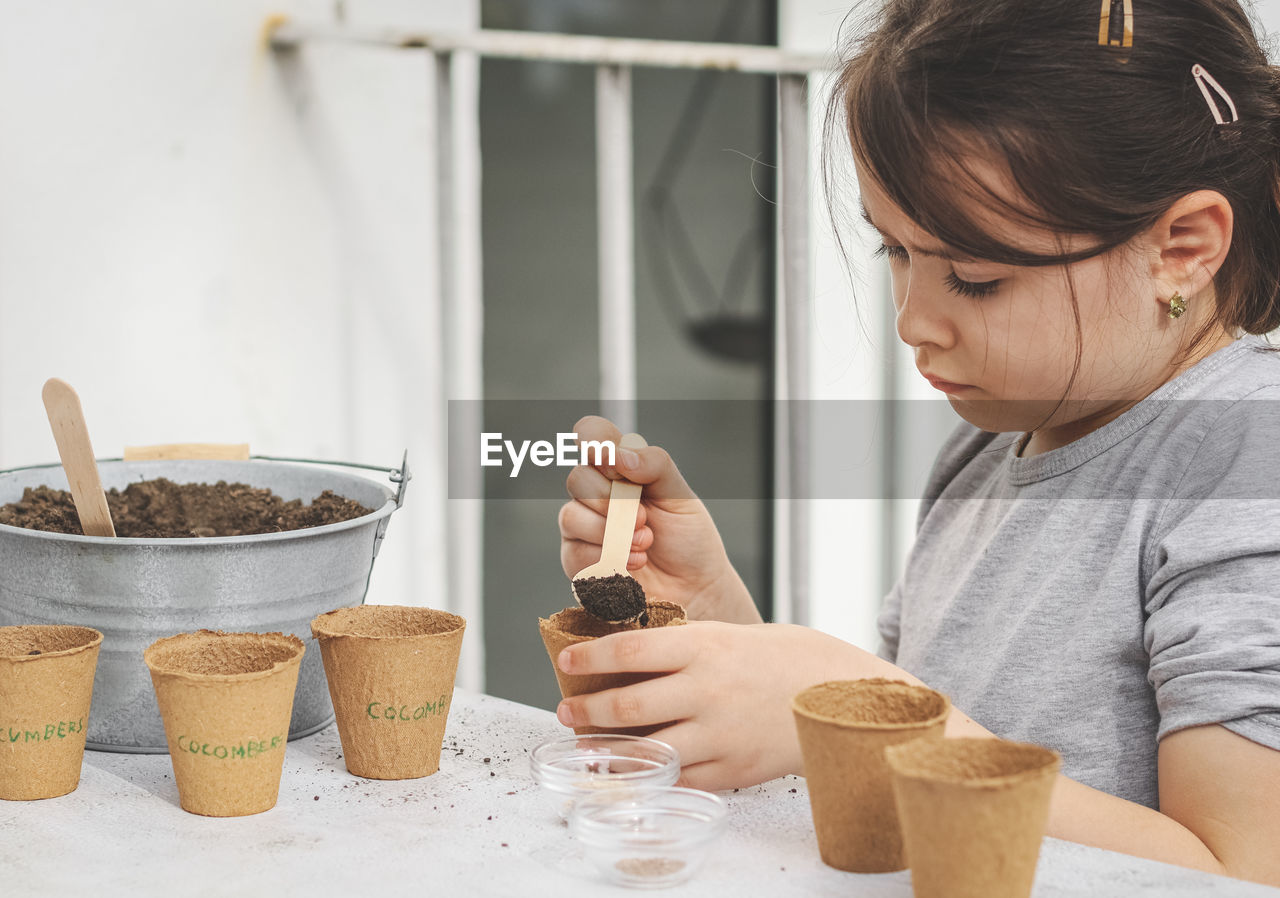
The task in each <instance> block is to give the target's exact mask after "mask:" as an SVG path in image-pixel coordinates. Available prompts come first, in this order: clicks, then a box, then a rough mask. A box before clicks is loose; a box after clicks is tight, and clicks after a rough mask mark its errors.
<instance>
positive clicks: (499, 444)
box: [480, 431, 614, 477]
mask: <svg viewBox="0 0 1280 898" xmlns="http://www.w3.org/2000/svg"><path fill="white" fill-rule="evenodd" d="M613 452H614V445H613V443H608V442H603V443H602V442H597V441H595V440H583V441H582V442H581V443H579V442H578V435H577V434H576V433H573V432H572V431H570V432H569V433H557V434H556V441H555V442H554V443H551V442H549V441H547V440H537V441H536V442H535V441H531V440H522V441H521V442H520V443H519V444H518V445H517V444H516V443H515V442H513V441H511V440H504V439H503V438H502V434H500V433H482V434H480V467H482V468H500V467H502V466H503V464H504V463H505V462H506V461H507V460H508V459H509V460H510V462H511V473H510V474H508V475H507V476H508V477H515V476H516V475H518V474H519V473H520V469H521V468H522V467H523V466H524V463H525V460H526V459H527V460H529V461H531V462H532V463H533V464H535V465H536V466H538V467H539V468H545V467H547V466H549V465H556V466H557V467H561V468H573V467H576V466H578V465H612V464H614V455H613ZM593 453H594V455H593Z"/></svg>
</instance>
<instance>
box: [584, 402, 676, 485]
mask: <svg viewBox="0 0 1280 898" xmlns="http://www.w3.org/2000/svg"><path fill="white" fill-rule="evenodd" d="M573 431H574V433H576V434H577V435H578V445H579V446H582V444H583V443H584V442H594V443H604V442H608V443H612V444H613V446H614V453H613V458H614V464H612V465H608V464H601V465H595V466H594V468H595V470H596V471H597V473H599V474H600V476H601V477H603V478H605V479H606V480H617V479H618V478H625V479H626V480H630V481H631V482H632V483H641V484H644V485H645V497H646V498H648V499H651V500H658V501H661V500H669V499H691V498H693V490H691V489H690V488H689V485H688V484H687V483H685V480H684V477H683V476H682V475H681V474H680V470H679V469H678V468H677V467H676V465H675V462H673V461H672V460H671V456H670V455H668V454H667V451H666V450H665V449H663V448H662V447H661V446H648V447H646V448H644V449H620V448H618V441H619V440H621V439H622V433H621V432H620V431H619V430H618V428H617V427H616V426H615V425H614V424H613V422H612V421H609V420H607V419H605V418H600V417H596V416H595V415H588V416H587V417H585V418H582V419H581V420H580V421H578V423H577V424H575V425H574V427H573ZM591 457H592V458H594V457H595V453H594V452H592V453H591ZM606 457H607V456H606ZM579 467H582V466H579ZM574 470H575V471H576V470H577V469H576V468H575V469H574ZM570 476H571V477H572V474H571V475H570ZM569 492H570V494H571V495H573V496H575V498H576V497H577V494H576V493H575V492H574V490H573V486H572V484H571V485H570V489H569ZM606 493H607V491H606Z"/></svg>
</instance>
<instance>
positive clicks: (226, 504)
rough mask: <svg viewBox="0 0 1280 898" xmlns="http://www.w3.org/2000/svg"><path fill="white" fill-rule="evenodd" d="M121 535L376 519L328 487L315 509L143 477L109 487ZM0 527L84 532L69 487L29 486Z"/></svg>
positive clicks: (256, 492) (265, 529) (222, 487)
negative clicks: (125, 485) (118, 487)
mask: <svg viewBox="0 0 1280 898" xmlns="http://www.w3.org/2000/svg"><path fill="white" fill-rule="evenodd" d="M107 507H108V508H110V509H111V520H112V523H114V524H115V528H116V536H122V537H133V538H142V539H166V538H175V537H176V538H182V537H208V536H246V535H249V534H253V533H279V532H281V531H284V530H303V529H305V528H307V527H319V526H321V525H323V524H336V523H337V522H339V521H348V520H351V519H352V518H358V517H361V516H363V515H367V514H370V513H371V512H372V509H369V508H365V507H364V506H363V505H361V504H360V503H359V502H354V501H352V500H351V499H345V498H343V497H342V496H339V495H336V494H335V493H332V492H330V491H329V490H325V491H324V492H323V493H321V494H320V495H319V496H317V497H316V499H315V501H313V502H312V503H311V504H310V505H303V504H302V501H301V500H299V499H293V500H291V501H288V502H286V501H285V500H284V499H281V498H280V497H279V496H277V495H275V494H274V493H272V492H271V490H269V489H259V488H258V487H252V486H247V485H245V484H243V483H227V482H226V481H225V480H219V481H218V482H217V483H215V484H208V483H174V482H173V481H171V480H166V479H164V478H160V479H158V480H143V481H141V482H139V483H131V484H129V485H128V486H127V487H125V488H124V489H123V490H118V489H110V490H107ZM0 524H8V525H9V526H11V527H25V528H27V529H29V530H46V531H49V532H52V533H76V534H83V533H84V531H83V530H81V529H80V518H79V516H78V515H77V514H76V506H75V503H74V502H73V501H72V499H71V494H70V493H69V492H67V491H66V490H55V489H50V488H49V487H47V486H38V487H35V488H30V487H29V488H27V489H26V490H24V491H23V493H22V498H21V499H20V500H19V501H17V502H11V503H10V504H8V505H5V506H3V507H0Z"/></svg>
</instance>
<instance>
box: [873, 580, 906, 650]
mask: <svg viewBox="0 0 1280 898" xmlns="http://www.w3.org/2000/svg"><path fill="white" fill-rule="evenodd" d="M901 613H902V581H901V580H899V581H898V582H897V583H895V584H894V586H893V589H891V590H890V591H889V594H888V595H887V596H885V598H884V602H883V603H881V605H880V614H879V616H878V617H877V618H876V629H877V630H879V631H880V647H879V648H878V649H876V654H877V655H879V656H880V657H881V658H883V659H884V660H886V661H888V662H889V663H890V664H897V663H898V621H899V618H900V617H901Z"/></svg>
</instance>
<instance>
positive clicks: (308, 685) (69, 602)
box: [0, 457, 409, 752]
mask: <svg viewBox="0 0 1280 898" xmlns="http://www.w3.org/2000/svg"><path fill="white" fill-rule="evenodd" d="M294 461H301V460H294V459H284V460H279V459H269V458H264V457H257V458H254V459H251V460H249V461H146V462H142V461H119V460H109V461H102V462H99V468H100V470H101V472H102V482H103V486H104V487H105V488H107V489H110V488H111V487H117V488H120V489H123V488H124V487H126V486H128V485H129V484H130V483H133V482H136V481H140V480H152V479H155V478H157V477H167V478H168V479H170V480H172V481H174V482H175V483H216V482H217V481H219V480H226V481H228V482H232V483H236V482H238V483H247V484H249V485H250V486H255V487H266V488H268V489H270V490H271V491H272V492H273V493H275V494H276V495H277V496H279V497H281V498H282V499H286V500H289V499H301V500H302V501H304V502H310V501H311V500H312V499H314V498H315V497H316V496H318V495H320V493H322V492H323V491H325V490H333V491H334V492H335V493H337V494H339V495H341V496H345V497H346V498H348V499H354V500H355V501H357V502H359V503H360V504H361V505H363V506H365V507H366V508H372V509H374V511H373V512H372V513H370V514H367V515H365V516H363V517H360V518H355V519H353V520H350V521H343V522H341V523H337V524H326V525H325V526H323V527H311V528H307V529H304V530H291V531H287V532H284V533H265V534H258V535H253V536H227V537H212V538H190V539H121V538H116V539H112V538H104V537H93V536H73V535H69V534H64V533H47V532H44V531H40V530H27V529H23V528H19V527H8V526H4V525H0V625H9V624H53V623H57V624H78V625H82V626H86V627H93V628H95V629H97V630H101V631H102V633H103V636H104V638H103V641H102V649H101V653H100V655H99V658H98V674H97V679H96V680H95V682H94V686H93V706H92V709H91V711H90V716H89V726H88V733H87V737H88V739H87V745H88V747H89V748H92V749H98V750H101V751H123V752H164V751H167V748H166V745H165V737H164V725H163V723H162V722H161V719H160V711H159V709H158V708H157V706H156V700H155V693H154V692H153V691H152V688H151V677H150V674H149V673H148V671H147V667H146V665H145V664H143V662H142V652H143V650H144V649H145V648H146V647H147V646H148V645H150V644H151V643H152V642H154V641H155V640H157V639H159V638H160V637H162V636H172V635H173V634H175V633H181V632H184V631H188V630H198V629H200V628H202V627H204V628H208V629H211V630H228V631H237V630H240V631H244V630H251V631H256V632H260V633H265V632H270V631H274V630H279V631H281V632H284V633H292V634H294V635H296V636H298V637H299V638H301V639H302V640H303V641H304V642H308V643H311V630H310V621H311V619H312V618H313V617H315V616H316V615H317V614H321V613H323V612H325V611H329V610H332V609H334V608H341V607H346V606H349V605H359V604H361V603H362V602H363V601H364V596H365V592H366V590H367V589H368V585H369V576H370V574H371V573H372V571H373V560H374V558H375V557H376V556H377V554H378V547H379V545H380V544H381V542H382V538H383V536H384V535H385V533H386V529H387V524H388V523H389V521H390V516H391V513H392V512H393V511H395V510H396V509H397V508H399V507H400V504H401V503H402V502H403V501H404V488H405V485H406V484H407V483H408V480H409V472H408V469H407V466H404V465H402V466H401V467H400V468H398V469H386V468H378V469H375V470H381V471H383V472H384V473H386V474H387V475H388V476H389V478H390V480H391V481H392V482H393V483H398V484H399V488H398V490H397V491H395V492H393V491H392V490H391V489H390V488H388V487H387V486H386V485H383V484H381V483H377V482H375V481H373V480H371V479H369V478H368V477H365V476H361V475H358V474H353V473H349V472H345V471H335V470H333V466H336V467H346V468H351V467H358V468H368V467H369V466H367V465H350V464H347V463H342V462H336V463H325V464H326V465H330V466H331V467H324V468H321V467H316V466H314V465H307V464H293V463H291V462H294ZM41 485H46V486H49V487H52V488H54V489H66V488H67V480H66V475H65V474H64V473H63V470H62V466H61V465H43V466H38V467H30V468H21V469H14V470H11V471H5V472H0V505H2V504H7V503H9V502H16V501H17V500H19V499H21V498H22V491H23V489H24V488H25V487H35V486H41ZM332 720H333V706H332V705H331V704H330V702H329V690H328V688H327V686H326V684H325V678H324V667H323V665H322V664H321V661H320V653H319V652H318V651H316V650H315V648H314V644H311V645H310V650H309V651H307V653H306V654H305V655H304V656H303V659H302V670H301V672H300V673H299V677H298V691H297V695H296V697H295V698H294V702H293V720H292V722H291V724H290V727H289V738H291V739H293V738H297V737H299V736H305V735H308V734H310V733H314V732H316V731H317V730H319V729H321V728H323V727H325V726H327V725H328V724H329V722H330V721H332Z"/></svg>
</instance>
